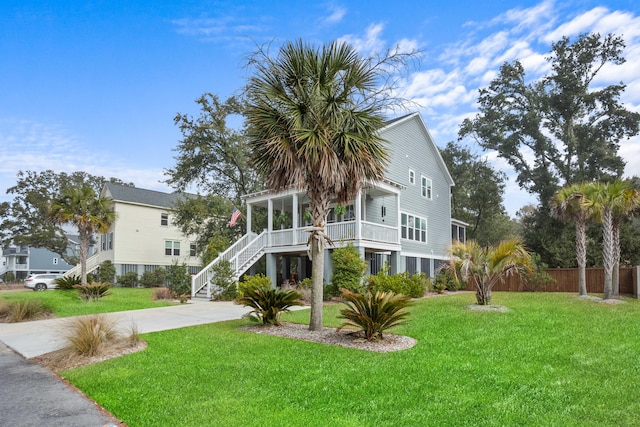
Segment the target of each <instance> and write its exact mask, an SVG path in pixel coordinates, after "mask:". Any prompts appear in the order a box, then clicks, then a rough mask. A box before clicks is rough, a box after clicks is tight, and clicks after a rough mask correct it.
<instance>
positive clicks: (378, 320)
mask: <svg viewBox="0 0 640 427" xmlns="http://www.w3.org/2000/svg"><path fill="white" fill-rule="evenodd" d="M342 298H343V299H344V300H345V304H346V305H347V307H346V308H343V309H342V310H340V315H339V316H338V318H339V319H345V321H344V322H343V323H342V325H341V326H340V328H344V327H345V326H355V327H356V328H358V329H360V330H362V331H363V332H364V335H365V338H366V339H367V341H373V340H378V339H383V336H382V333H383V332H384V331H385V330H387V329H389V328H391V327H393V326H397V325H401V324H403V323H404V322H405V319H406V317H407V315H408V312H407V311H406V310H405V309H406V308H407V307H408V306H409V303H410V297H408V296H405V295H402V294H395V293H393V292H379V291H378V292H376V293H371V292H370V291H367V292H366V293H364V294H360V293H356V292H351V291H348V290H344V291H343V292H342Z"/></svg>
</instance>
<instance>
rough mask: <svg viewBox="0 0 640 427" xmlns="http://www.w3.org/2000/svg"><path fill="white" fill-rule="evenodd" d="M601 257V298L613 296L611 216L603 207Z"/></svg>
mask: <svg viewBox="0 0 640 427" xmlns="http://www.w3.org/2000/svg"><path fill="white" fill-rule="evenodd" d="M602 258H603V263H604V293H603V296H602V298H603V299H610V298H611V297H612V296H613V287H612V279H613V267H614V263H615V262H614V258H615V251H614V249H613V218H612V215H611V209H609V208H607V207H605V209H604V215H603V220H602Z"/></svg>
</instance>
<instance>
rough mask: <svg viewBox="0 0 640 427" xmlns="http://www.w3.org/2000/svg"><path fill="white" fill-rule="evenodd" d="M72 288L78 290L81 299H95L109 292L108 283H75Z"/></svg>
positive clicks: (109, 285)
mask: <svg viewBox="0 0 640 427" xmlns="http://www.w3.org/2000/svg"><path fill="white" fill-rule="evenodd" d="M74 288H75V289H77V290H78V295H79V296H80V299H81V300H83V301H96V300H99V299H100V298H103V297H106V296H107V295H109V294H110V293H111V284H110V283H90V284H86V285H76V286H74Z"/></svg>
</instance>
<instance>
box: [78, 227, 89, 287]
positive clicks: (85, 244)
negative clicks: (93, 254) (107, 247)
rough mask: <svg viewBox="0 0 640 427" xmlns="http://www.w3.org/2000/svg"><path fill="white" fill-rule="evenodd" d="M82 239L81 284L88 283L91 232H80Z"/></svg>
mask: <svg viewBox="0 0 640 427" xmlns="http://www.w3.org/2000/svg"><path fill="white" fill-rule="evenodd" d="M78 234H79V238H80V280H81V283H87V255H88V254H89V239H90V237H91V236H90V235H89V232H88V231H86V230H78Z"/></svg>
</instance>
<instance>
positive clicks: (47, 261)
mask: <svg viewBox="0 0 640 427" xmlns="http://www.w3.org/2000/svg"><path fill="white" fill-rule="evenodd" d="M67 238H68V239H69V246H68V248H67V252H68V255H72V256H74V255H75V256H77V253H78V246H79V245H78V236H67ZM90 250H93V247H91V249H90ZM91 253H92V252H91ZM72 268H73V265H71V264H68V263H67V262H66V261H65V260H64V259H63V258H62V256H61V255H60V254H56V253H55V252H52V251H50V250H48V249H45V248H32V247H29V246H10V247H8V248H6V249H4V250H3V251H2V262H1V263H0V278H4V277H5V275H6V274H7V273H9V272H11V273H13V275H14V277H15V278H16V280H24V279H25V278H27V276H29V275H31V274H44V273H57V274H63V273H65V272H66V271H68V270H70V269H72Z"/></svg>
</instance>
